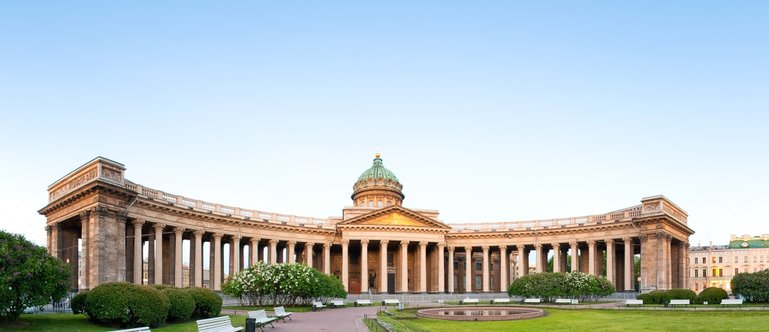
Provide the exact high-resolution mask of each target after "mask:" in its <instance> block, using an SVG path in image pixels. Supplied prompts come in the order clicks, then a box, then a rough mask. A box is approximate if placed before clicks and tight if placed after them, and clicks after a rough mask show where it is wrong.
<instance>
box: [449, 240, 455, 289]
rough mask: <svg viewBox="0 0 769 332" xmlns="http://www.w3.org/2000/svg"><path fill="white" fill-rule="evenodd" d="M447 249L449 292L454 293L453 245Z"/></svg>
mask: <svg viewBox="0 0 769 332" xmlns="http://www.w3.org/2000/svg"><path fill="white" fill-rule="evenodd" d="M448 249H449V284H448V289H449V294H454V247H448Z"/></svg>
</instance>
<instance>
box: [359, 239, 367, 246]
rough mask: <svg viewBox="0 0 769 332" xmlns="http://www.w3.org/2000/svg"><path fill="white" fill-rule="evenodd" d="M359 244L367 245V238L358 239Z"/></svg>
mask: <svg viewBox="0 0 769 332" xmlns="http://www.w3.org/2000/svg"><path fill="white" fill-rule="evenodd" d="M360 244H361V245H362V246H368V240H367V239H363V240H360Z"/></svg>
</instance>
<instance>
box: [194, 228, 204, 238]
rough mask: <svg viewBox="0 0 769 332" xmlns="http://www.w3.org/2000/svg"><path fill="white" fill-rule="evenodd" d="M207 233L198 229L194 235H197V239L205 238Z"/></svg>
mask: <svg viewBox="0 0 769 332" xmlns="http://www.w3.org/2000/svg"><path fill="white" fill-rule="evenodd" d="M205 233H206V231H204V230H202V229H196V230H195V231H193V232H192V234H195V237H203V234H205Z"/></svg>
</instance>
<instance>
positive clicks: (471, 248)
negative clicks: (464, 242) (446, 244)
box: [465, 246, 473, 252]
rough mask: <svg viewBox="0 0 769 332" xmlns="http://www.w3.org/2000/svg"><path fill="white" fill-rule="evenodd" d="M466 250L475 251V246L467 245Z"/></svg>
mask: <svg viewBox="0 0 769 332" xmlns="http://www.w3.org/2000/svg"><path fill="white" fill-rule="evenodd" d="M465 251H467V252H471V251H473V246H465Z"/></svg>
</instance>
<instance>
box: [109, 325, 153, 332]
mask: <svg viewBox="0 0 769 332" xmlns="http://www.w3.org/2000/svg"><path fill="white" fill-rule="evenodd" d="M145 331H146V332H149V331H150V327H149V326H144V327H137V328H133V329H125V330H115V331H111V332H145Z"/></svg>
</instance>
